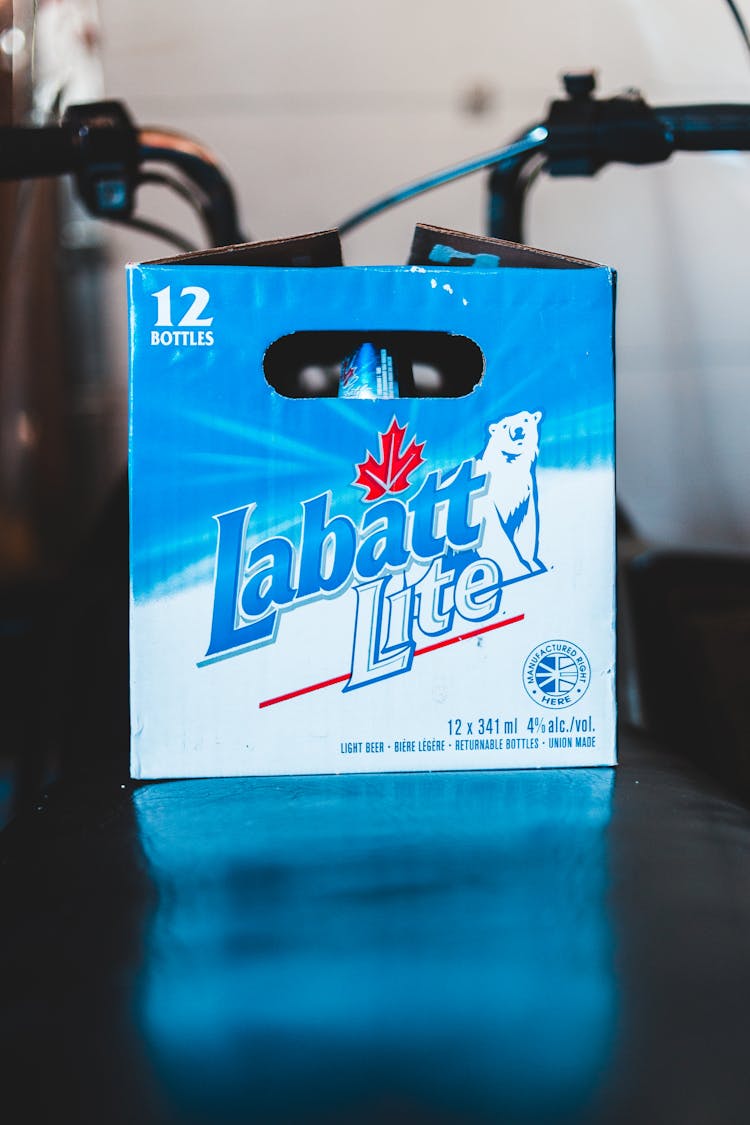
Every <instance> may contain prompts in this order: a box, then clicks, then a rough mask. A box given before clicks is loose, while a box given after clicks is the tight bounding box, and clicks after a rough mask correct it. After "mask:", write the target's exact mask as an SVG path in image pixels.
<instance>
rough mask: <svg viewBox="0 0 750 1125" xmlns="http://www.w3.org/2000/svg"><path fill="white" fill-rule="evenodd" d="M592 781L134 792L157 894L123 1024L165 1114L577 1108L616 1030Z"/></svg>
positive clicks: (600, 830)
mask: <svg viewBox="0 0 750 1125" xmlns="http://www.w3.org/2000/svg"><path fill="white" fill-rule="evenodd" d="M613 783H614V776H613V771H611V770H603V769H599V770H567V771H562V770H544V771H523V772H520V771H514V772H508V773H467V774H411V775H410V774H402V775H381V776H349V777H329V778H321V777H312V778H281V779H279V778H274V779H249V778H246V779H226V780H210V781H183V782H172V783H167V784H160V785H148V786H145V787H143V788H141V789H139V790H137V791H136V793H135V796H134V800H135V807H136V812H137V818H138V824H139V829H140V834H141V838H142V843H143V847H144V850H145V853H146V856H147V859H148V861H149V863H150V866H151V869H152V874H153V876H154V879H155V882H156V885H157V889H158V893H159V905H158V908H157V910H156V913H155V916H154V918H153V922H152V926H151V930H150V936H149V944H148V949H147V955H146V961H145V966H144V977H143V994H142V995H143V1009H142V1019H143V1023H144V1031H145V1035H146V1038H147V1040H148V1042H149V1044H150V1047H151V1052H152V1055H153V1056H154V1057H155V1058H156V1060H157V1064H158V1067H159V1069H160V1073H161V1076H162V1079H163V1081H164V1084H165V1087H166V1088H167V1089H168V1090H169V1091H170V1096H171V1097H172V1099H173V1100H174V1101H175V1102H176V1103H178V1104H179V1107H180V1111H181V1112H182V1113H184V1114H186V1115H187V1119H190V1120H193V1119H194V1120H196V1121H203V1120H206V1121H209V1120H211V1121H215V1122H219V1121H224V1120H227V1121H229V1120H240V1119H241V1118H242V1114H243V1113H244V1112H246V1111H247V1108H248V1107H249V1106H252V1107H253V1109H254V1111H255V1112H258V1113H260V1114H261V1118H262V1119H266V1116H267V1117H268V1118H270V1119H273V1120H296V1119H299V1120H304V1121H313V1120H316V1119H317V1118H318V1116H320V1118H323V1117H325V1119H326V1120H328V1119H330V1118H331V1115H332V1114H333V1115H335V1114H337V1113H341V1114H343V1118H342V1119H345V1118H348V1119H349V1120H356V1119H362V1112H361V1111H362V1107H363V1106H365V1105H366V1106H369V1107H370V1112H373V1107H374V1106H375V1105H376V1104H378V1099H380V1102H382V1105H383V1106H384V1107H386V1108H385V1109H384V1112H387V1111H391V1112H393V1111H394V1107H398V1106H401V1107H402V1108H403V1106H411V1107H412V1109H413V1110H414V1112H413V1115H412V1119H414V1120H422V1119H426V1120H433V1119H438V1107H439V1109H440V1114H441V1115H448V1116H447V1117H444V1116H439V1119H440V1120H443V1119H448V1120H450V1119H453V1118H452V1117H451V1115H454V1117H455V1119H457V1120H462V1121H469V1120H485V1119H487V1120H489V1119H493V1120H499V1119H503V1120H505V1119H507V1118H508V1115H512V1118H513V1120H519V1121H527V1120H542V1119H544V1120H547V1119H550V1120H552V1119H554V1120H561V1119H564V1118H567V1117H570V1118H574V1119H579V1120H580V1115H581V1113H582V1111H583V1110H584V1108H585V1107H586V1105H587V1104H588V1103H589V1101H590V1099H591V1098H592V1096H594V1095H595V1093H596V1090H597V1087H598V1085H599V1082H600V1080H601V1078H602V1076H603V1073H604V1072H605V1071H606V1069H607V1064H608V1061H609V1056H610V1053H611V1050H612V1044H613V1040H614V1033H615V1026H614V1025H615V1020H616V994H615V982H614V973H613V966H612V939H611V932H610V925H609V921H608V915H607V879H608V872H607V841H606V829H607V825H608V823H609V819H610V813H611V803H612V793H613ZM404 1112H406V1111H404ZM264 1115H266V1116H264ZM407 1116H409V1115H408V1114H407ZM369 1119H370V1118H369V1117H368V1120H369Z"/></svg>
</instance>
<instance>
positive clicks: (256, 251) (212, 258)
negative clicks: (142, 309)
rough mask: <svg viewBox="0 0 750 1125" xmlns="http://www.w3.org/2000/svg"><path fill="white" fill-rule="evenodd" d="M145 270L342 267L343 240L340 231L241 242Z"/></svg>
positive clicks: (177, 257) (162, 261)
mask: <svg viewBox="0 0 750 1125" xmlns="http://www.w3.org/2000/svg"><path fill="white" fill-rule="evenodd" d="M141 264H142V265H145V266H170V265H175V266H189V265H197V266H282V267H283V266H286V267H291V268H295V267H310V266H313V267H323V266H341V265H343V256H342V253H341V239H340V238H339V232H338V231H337V230H324V231H315V232H314V233H312V234H297V235H293V236H292V237H291V238H270V239H266V240H265V241H262V242H242V243H238V244H236V245H234V246H213V247H210V248H209V249H206V250H192V251H191V252H190V253H189V254H177V255H175V256H174V257H170V258H154V259H152V260H150V261H148V262H142V263H141Z"/></svg>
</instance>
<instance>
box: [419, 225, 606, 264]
mask: <svg viewBox="0 0 750 1125" xmlns="http://www.w3.org/2000/svg"><path fill="white" fill-rule="evenodd" d="M408 264H409V265H410V266H464V267H466V266H475V267H476V268H477V269H495V268H498V267H502V266H511V267H513V266H515V267H526V268H527V269H528V268H532V269H558V270H559V269H589V268H591V267H592V266H596V264H597V263H596V262H588V261H586V260H585V259H583V258H570V257H568V256H567V255H565V254H553V253H550V252H549V251H548V250H535V249H534V248H533V247H531V246H522V245H521V244H520V243H517V242H506V241H505V240H504V239H501V238H487V237H483V236H479V235H475V234H462V233H460V232H458V231H453V230H447V229H446V228H443V227H433V226H429V225H427V224H426V223H418V224H417V226H416V227H415V229H414V239H413V241H412V244H411V253H410V255H409V263H408Z"/></svg>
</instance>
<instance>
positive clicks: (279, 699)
mask: <svg viewBox="0 0 750 1125" xmlns="http://www.w3.org/2000/svg"><path fill="white" fill-rule="evenodd" d="M523 619H524V614H523V613H519V614H518V616H517V617H508V618H507V619H506V620H505V621H496V622H495V623H494V624H493V625H483V626H482V628H481V629H472V631H471V632H470V633H461V634H459V636H457V637H449V638H448V640H446V641H437V642H436V643H435V644H434V645H425V647H424V648H418V649H417V650H416V652H415V653H414V655H415V656H424V654H425V653H426V652H435V650H436V649H438V648H447V647H448V645H457V644H459V643H460V642H461V641H470V640H471V638H472V637H479V636H480V635H481V634H482V633H491V632H492V631H493V630H494V629H502V628H503V627H504V626H505V625H515V624H516V623H517V622H518V621H523ZM350 675H351V673H350V672H346V673H345V674H344V675H343V676H334V677H333V678H332V679H330V680H322V681H321V683H319V684H310V686H309V687H303V688H297V690H296V691H288V692H286V694H285V695H276V696H274V698H273V699H264V700H263V701H262V702H261V703H259V704H258V706H259V707H273V705H274V704H275V703H286V701H287V700H288V699H295V698H296V696H298V695H309V693H310V692H311V691H320V690H321V688H327V687H332V686H333V684H343V682H344V680H348V679H349V676H350Z"/></svg>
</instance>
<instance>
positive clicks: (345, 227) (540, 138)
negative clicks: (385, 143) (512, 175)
mask: <svg viewBox="0 0 750 1125" xmlns="http://www.w3.org/2000/svg"><path fill="white" fill-rule="evenodd" d="M547 137H548V132H547V129H546V127H545V126H544V125H537V126H535V127H534V128H533V129H530V130H529V132H528V133H525V134H524V135H523V136H522V137H521V138H520V139H519V140H517V141H516V142H515V143H514V144H511V145H506V146H505V148H501V149H498V150H496V151H495V152H488V153H485V154H484V156H476V157H474V158H473V159H472V160H469V161H466V162H465V163H463V164H458V165H455V166H454V167H453V168H448V169H445V170H444V171H442V172H435V173H433V174H432V175H431V176H427V177H426V178H425V179H424V180H418V181H417V182H416V183H413V184H409V185H407V186H406V187H403V188H400V189H399V190H398V191H395V192H392V193H391V194H390V195H386V196H384V197H383V198H382V199H378V200H376V201H375V202H374V203H371V204H369V206H367V207H365V208H363V209H362V210H361V211H357V212H356V213H355V214H353V215H349V217H348V218H346V219H345V220H344V221H343V222H342V223H339V228H338V229H339V234H347V233H348V232H349V231H350V230H353V229H354V227H358V226H359V225H360V223H364V222H366V221H367V219H373V218H374V217H375V216H376V215H379V214H380V213H381V212H383V211H387V210H388V209H389V208H390V207H395V206H397V204H399V203H405V202H406V200H407V199H413V198H414V197H415V196H417V195H423V194H424V193H425V192H428V191H432V190H433V189H434V188H437V187H442V185H443V184H448V183H452V182H453V180H459V179H461V178H462V177H464V176H470V175H471V174H472V173H473V172H481V171H482V169H483V168H489V167H490V166H491V165H492V164H500V163H502V161H503V160H514V159H516V158H517V157H519V156H523V155H524V154H525V153H527V152H533V151H534V149H537V148H541V147H542V146H543V145H544V144H545V143H546V141H547Z"/></svg>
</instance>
